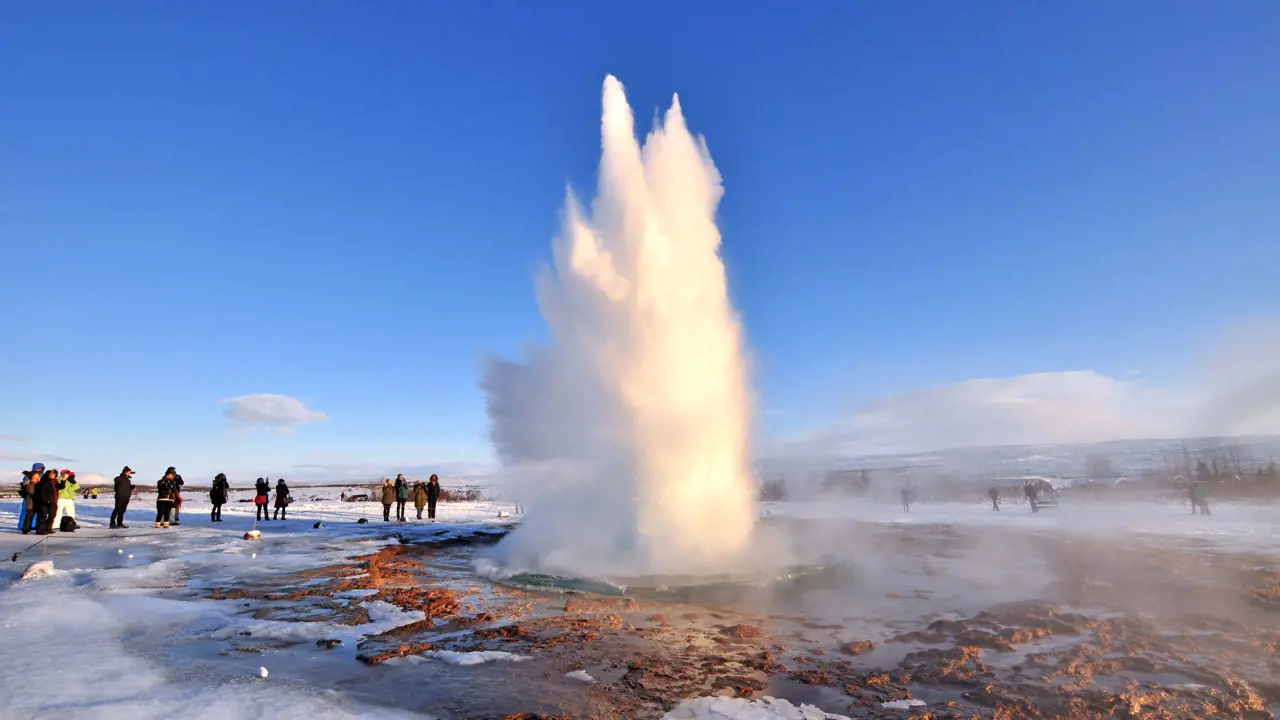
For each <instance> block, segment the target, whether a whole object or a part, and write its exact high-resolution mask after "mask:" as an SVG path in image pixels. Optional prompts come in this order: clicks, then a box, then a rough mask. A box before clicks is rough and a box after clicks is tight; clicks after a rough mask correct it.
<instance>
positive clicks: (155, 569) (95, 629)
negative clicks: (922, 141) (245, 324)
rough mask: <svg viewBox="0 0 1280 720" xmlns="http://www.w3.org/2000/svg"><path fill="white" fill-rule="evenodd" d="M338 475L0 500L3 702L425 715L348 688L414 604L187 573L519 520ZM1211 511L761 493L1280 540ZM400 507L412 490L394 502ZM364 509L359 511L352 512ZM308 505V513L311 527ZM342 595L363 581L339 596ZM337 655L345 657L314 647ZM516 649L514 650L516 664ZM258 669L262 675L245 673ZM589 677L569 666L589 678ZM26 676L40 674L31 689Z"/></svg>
mask: <svg viewBox="0 0 1280 720" xmlns="http://www.w3.org/2000/svg"><path fill="white" fill-rule="evenodd" d="M343 489H344V488H342V487H340V486H335V487H332V488H310V489H301V488H300V489H297V490H295V491H294V492H293V495H294V497H295V499H296V501H295V503H294V504H293V506H292V507H290V509H289V520H287V521H285V522H267V523H262V524H259V525H258V528H259V529H260V530H262V531H263V539H262V540H261V541H260V542H246V541H244V540H242V539H241V536H242V535H243V533H244V532H245V531H246V530H248V529H250V528H252V527H253V526H254V520H253V515H254V507H253V505H252V503H250V502H240V501H241V500H248V499H249V497H250V495H251V492H250V491H243V490H242V491H237V492H236V493H234V494H233V496H232V501H231V502H230V503H229V504H227V506H226V507H225V509H224V511H223V516H224V518H225V519H226V522H224V523H221V524H213V523H210V522H209V516H208V512H209V505H208V503H207V498H206V497H205V496H204V495H203V494H202V493H201V494H197V493H189V494H188V496H187V498H186V503H185V506H184V508H183V513H182V517H183V524H182V526H181V527H179V528H170V529H168V530H157V529H154V528H153V527H152V521H153V520H154V506H153V502H154V496H153V495H143V496H140V497H138V498H135V499H134V501H133V503H132V505H131V510H130V513H129V517H128V523H129V524H130V525H131V527H130V529H128V530H125V531H109V530H107V529H106V528H105V525H106V523H107V518H108V515H109V513H110V507H111V503H112V500H111V499H110V497H108V496H103V497H101V498H100V499H98V500H89V501H85V500H80V501H78V502H77V509H78V515H79V516H80V522H81V524H82V526H83V529H82V530H80V531H79V532H76V533H59V534H57V535H55V536H53V537H52V538H51V539H50V540H49V541H48V542H47V543H44V544H43V545H41V546H38V547H36V548H29V546H31V545H32V544H33V543H35V542H36V541H37V540H38V539H39V538H37V537H36V536H23V535H21V534H18V533H17V532H16V531H15V528H16V526H17V507H18V503H16V502H13V501H3V502H0V528H3V530H4V531H3V532H0V551H2V552H3V557H4V559H5V560H7V559H8V558H9V557H10V556H11V555H12V554H13V553H14V552H21V555H20V556H19V558H18V560H17V561H16V562H5V563H4V564H3V566H0V639H2V641H3V647H4V648H6V650H7V652H8V654H10V656H11V657H14V658H21V657H25V656H26V655H24V653H23V651H22V649H23V648H39V650H40V652H39V653H38V654H37V655H32V656H30V657H31V659H32V662H8V663H5V664H4V665H3V667H0V708H3V710H2V711H0V715H2V716H4V717H15V718H17V717H22V718H46V717H47V718H54V717H57V718H66V717H72V718H77V717H85V718H90V717H92V718H108V719H109V718H117V717H119V718H129V719H130V720H139V719H144V718H152V717H155V718H160V717H168V716H171V715H173V714H174V712H175V711H180V712H181V714H182V715H183V716H184V717H193V718H228V717H235V718H308V719H309V720H316V719H324V718H347V717H367V718H399V717H429V716H428V715H424V714H422V713H415V712H412V707H411V705H412V703H408V705H409V707H407V709H404V710H400V709H389V708H387V707H384V706H378V705H374V704H370V703H368V702H364V701H361V700H359V699H357V697H358V694H353V693H351V692H348V691H346V690H344V688H349V687H352V686H353V685H354V684H359V683H362V682H365V681H366V680H365V679H366V678H367V677H368V676H367V675H366V673H369V672H371V671H370V670H369V669H368V668H365V667H363V666H361V665H360V664H359V663H356V662H354V661H353V660H354V659H353V657H352V656H353V655H354V653H355V649H354V648H355V643H356V641H357V640H358V639H359V638H360V637H361V636H362V635H368V634H375V633H379V632H382V631H384V630H387V629H390V628H393V627H396V626H399V625H402V624H406V623H409V622H413V621H415V620H418V619H420V618H421V615H420V614H417V613H412V612H404V611H401V610H399V609H397V608H395V607H393V606H390V605H386V604H383V603H370V604H369V605H368V606H367V607H366V609H367V610H368V611H369V622H368V623H366V624H364V625H358V626H354V627H351V626H342V625H334V624H331V623H326V622H285V621H279V620H272V619H267V618H254V617H252V616H250V615H245V614H242V613H232V612H231V608H229V607H228V605H227V602H226V601H223V602H219V601H209V600H201V599H198V598H196V597H193V596H192V593H191V592H190V591H191V590H192V589H199V588H212V587H220V586H223V585H224V584H226V583H228V582H229V581H231V580H232V579H238V580H244V579H246V578H252V577H253V576H255V575H256V576H262V577H272V576H278V575H281V574H283V573H286V572H293V571H297V570H301V569H305V568H309V567H318V566H322V565H326V564H330V563H333V562H336V561H338V560H341V559H343V558H347V557H351V556H354V555H359V554H364V553H368V552H370V551H371V550H372V549H374V548H376V547H377V546H379V545H380V544H385V543H388V542H397V540H396V539H394V538H392V539H388V538H387V537H386V536H387V535H388V528H389V527H390V528H391V529H392V530H393V531H394V532H395V533H396V534H398V535H400V536H401V537H403V538H404V539H405V540H408V541H412V540H416V539H430V538H435V539H439V538H445V537H450V536H458V535H463V534H471V533H478V532H479V533H486V532H498V531H502V530H504V529H505V528H508V527H510V526H511V525H513V524H514V523H515V522H517V521H518V519H519V516H518V515H515V514H514V512H513V511H514V508H513V507H512V506H510V505H506V504H501V503H494V502H475V503H443V504H441V505H440V508H439V513H438V518H439V520H438V522H436V523H429V522H426V521H417V520H414V519H411V520H410V521H409V522H406V523H391V524H388V523H384V522H382V520H381V509H382V508H381V505H380V504H377V503H339V502H336V500H335V498H336V496H337V494H338V493H339V492H340V491H342V490H343ZM1213 511H1214V515H1212V516H1209V517H1199V516H1192V515H1190V513H1189V510H1188V509H1187V508H1186V507H1185V506H1179V505H1176V504H1166V505H1158V504H1115V505H1102V504H1097V505H1094V504H1089V505H1083V504H1082V505H1064V506H1063V507H1061V508H1055V509H1046V510H1044V511H1043V512H1041V513H1038V514H1034V515H1033V514H1032V513H1030V512H1029V511H1028V509H1027V507H1026V506H1025V505H1022V504H1010V505H1007V506H1005V508H1004V510H1003V511H1002V512H999V513H995V512H992V511H991V509H990V507H989V506H985V505H978V504H972V505H926V504H919V505H916V506H914V507H912V509H911V512H909V513H906V512H903V511H902V510H901V508H900V507H897V506H893V505H884V504H879V505H877V504H866V503H856V502H834V503H833V502H826V503H811V504H801V503H778V504H766V505H764V506H762V508H761V512H762V515H763V516H764V517H765V521H766V522H768V521H769V520H770V519H779V518H788V519H795V520H799V519H805V518H812V519H818V518H821V519H826V520H831V519H847V520H849V521H851V522H860V523H876V524H906V525H911V524H921V525H934V524H946V525H964V526H979V527H985V526H992V527H1002V528H1010V529H1019V530H1026V531H1029V532H1036V533H1041V532H1044V533H1067V534H1070V533H1077V534H1088V535H1090V536H1093V537H1108V536H1114V537H1115V538H1116V541H1117V542H1124V539H1125V538H1126V537H1132V536H1134V535H1145V536H1169V537H1181V538H1186V539H1191V540H1196V541H1201V542H1206V543H1211V544H1214V545H1220V546H1222V547H1223V548H1224V549H1230V550H1252V551H1262V552H1268V553H1280V508H1274V507H1268V506H1251V505H1230V504H1219V505H1216V506H1214V508H1213ZM408 512H409V516H410V518H413V507H412V505H410V506H409V508H408ZM361 518H365V519H367V521H368V522H367V523H359V522H357V521H358V520H359V519H361ZM317 521H322V522H323V525H322V527H320V528H316V527H314V525H315V523H316V522H317ZM43 559H48V560H52V561H53V562H54V565H55V568H56V570H55V572H54V574H53V575H52V576H50V577H44V578H36V579H31V580H20V579H19V577H20V575H21V573H22V570H23V569H24V568H26V567H27V566H28V565H29V564H30V563H33V562H36V561H39V560H43ZM350 600H351V602H353V603H360V602H362V601H361V599H360V597H358V596H353V597H351V598H350ZM242 636H249V637H252V638H254V639H255V640H260V641H263V642H267V641H271V640H306V641H308V642H309V643H311V642H314V641H315V640H320V639H337V640H341V641H342V642H343V645H342V646H341V648H340V649H339V650H335V651H334V652H333V653H331V654H329V655H325V654H323V653H318V652H314V651H313V652H311V653H310V655H305V656H304V655H299V654H292V655H291V654H285V653H277V654H273V653H272V652H271V651H270V650H269V649H268V650H266V651H264V652H263V653H261V654H248V655H246V654H245V653H230V652H227V651H225V650H219V649H218V648H219V647H220V643H221V644H225V643H226V642H227V641H228V640H231V639H236V638H240V637H242ZM327 657H337V658H341V659H342V660H344V662H327V663H326V662H325V658H327ZM519 660H520V658H518V657H517V656H509V657H507V656H503V657H500V656H499V655H498V654H490V655H485V654H476V655H466V654H456V653H454V654H450V653H436V654H434V655H426V656H422V657H418V658H413V659H412V661H409V659H406V662H403V663H393V664H392V665H393V667H392V668H391V670H389V671H394V672H401V673H406V674H408V675H406V677H412V675H411V673H414V672H420V670H421V664H422V663H434V664H447V665H452V666H454V667H455V668H456V671H458V672H481V671H482V668H485V667H491V668H494V670H492V671H491V672H503V668H510V667H513V666H516V665H525V664H527V663H522V662H519ZM513 661H514V662H513ZM260 667H266V668H267V669H268V670H269V671H270V672H269V675H268V677H265V678H263V677H260V676H259V668H260ZM583 675H584V676H585V677H580V678H577V679H576V680H573V679H571V680H572V681H573V682H578V683H579V684H581V685H584V686H585V683H586V682H587V680H586V678H588V677H590V676H589V675H587V674H586V673H583ZM35 689H39V690H35ZM669 717H672V718H761V719H766V718H824V717H825V718H833V717H839V716H833V715H825V714H823V713H822V712H821V711H818V710H816V709H815V708H806V707H798V706H794V705H791V704H789V703H786V702H783V701H773V700H771V699H770V700H762V701H755V702H747V701H742V700H731V699H725V698H717V699H707V698H704V699H690V702H687V703H685V704H683V705H682V706H681V707H679V708H677V709H676V710H674V711H672V713H671V714H670V715H669Z"/></svg>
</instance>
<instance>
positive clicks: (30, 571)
mask: <svg viewBox="0 0 1280 720" xmlns="http://www.w3.org/2000/svg"><path fill="white" fill-rule="evenodd" d="M52 574H53V561H52V560H41V561H40V562H34V563H31V564H30V565H28V566H27V569H26V570H23V571H22V579H23V580H33V579H35V578H42V577H48V576H50V575H52Z"/></svg>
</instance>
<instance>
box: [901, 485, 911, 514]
mask: <svg viewBox="0 0 1280 720" xmlns="http://www.w3.org/2000/svg"><path fill="white" fill-rule="evenodd" d="M899 494H901V495H902V511H903V512H911V490H909V489H908V488H902V490H901V491H900V493H899Z"/></svg>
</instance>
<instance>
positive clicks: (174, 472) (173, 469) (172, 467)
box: [164, 465, 178, 475]
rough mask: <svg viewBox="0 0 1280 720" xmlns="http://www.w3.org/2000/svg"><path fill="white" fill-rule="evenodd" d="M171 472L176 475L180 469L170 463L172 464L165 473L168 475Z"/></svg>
mask: <svg viewBox="0 0 1280 720" xmlns="http://www.w3.org/2000/svg"><path fill="white" fill-rule="evenodd" d="M169 473H173V474H175V475H176V474H177V473H178V469H177V468H175V467H174V466H172V465H170V466H169V469H168V470H165V471H164V474H165V475H168V474H169Z"/></svg>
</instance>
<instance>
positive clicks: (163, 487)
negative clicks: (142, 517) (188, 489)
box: [156, 476, 178, 502]
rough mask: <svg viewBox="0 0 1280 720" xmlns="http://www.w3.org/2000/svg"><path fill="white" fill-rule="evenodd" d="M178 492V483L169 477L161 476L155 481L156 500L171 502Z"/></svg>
mask: <svg viewBox="0 0 1280 720" xmlns="http://www.w3.org/2000/svg"><path fill="white" fill-rule="evenodd" d="M177 492H178V484H177V483H176V482H174V479H173V478H171V477H167V476H166V477H162V478H160V481H159V482H157V483H156V502H173V496H174V495H176V494H177Z"/></svg>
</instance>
